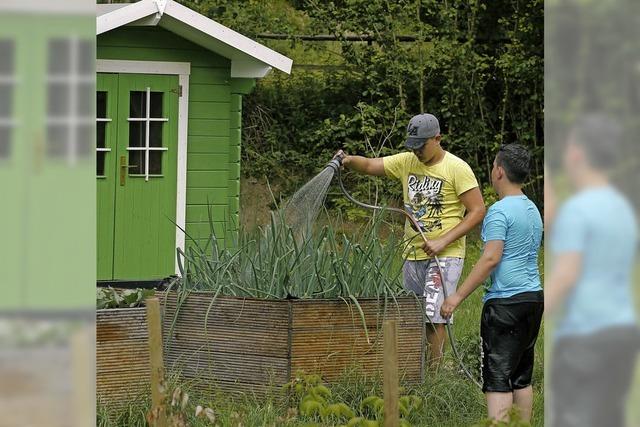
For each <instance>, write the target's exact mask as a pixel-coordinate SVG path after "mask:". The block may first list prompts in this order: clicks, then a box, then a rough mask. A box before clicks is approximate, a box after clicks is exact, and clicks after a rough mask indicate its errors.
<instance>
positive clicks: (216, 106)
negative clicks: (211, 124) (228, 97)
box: [189, 101, 231, 119]
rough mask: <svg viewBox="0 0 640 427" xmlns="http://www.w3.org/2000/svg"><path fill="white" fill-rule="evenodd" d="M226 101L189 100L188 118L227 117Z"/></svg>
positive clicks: (227, 104)
mask: <svg viewBox="0 0 640 427" xmlns="http://www.w3.org/2000/svg"><path fill="white" fill-rule="evenodd" d="M230 116H231V112H230V111H229V103H228V102H202V101H191V103H190V104H189V118H190V119H229V117H230Z"/></svg>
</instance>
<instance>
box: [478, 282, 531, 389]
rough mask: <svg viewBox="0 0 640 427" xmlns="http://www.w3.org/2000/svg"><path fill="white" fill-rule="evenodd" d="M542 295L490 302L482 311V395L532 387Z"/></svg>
mask: <svg viewBox="0 0 640 427" xmlns="http://www.w3.org/2000/svg"><path fill="white" fill-rule="evenodd" d="M543 311H544V296H543V293H542V291H537V292H523V293H520V294H517V295H514V296H512V297H510V298H495V299H490V300H488V301H487V302H486V303H485V304H484V307H483V308H482V319H481V322H480V336H481V337H482V352H483V356H482V380H483V385H482V391H483V392H510V391H513V390H518V389H521V388H525V387H527V386H529V385H531V376H532V374H533V350H534V347H535V344H536V340H537V338H538V332H539V331H540V323H541V322H542V312H543Z"/></svg>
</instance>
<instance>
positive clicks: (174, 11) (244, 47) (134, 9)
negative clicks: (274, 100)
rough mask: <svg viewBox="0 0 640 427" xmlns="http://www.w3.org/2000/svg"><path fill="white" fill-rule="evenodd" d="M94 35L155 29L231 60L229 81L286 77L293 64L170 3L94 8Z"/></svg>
mask: <svg viewBox="0 0 640 427" xmlns="http://www.w3.org/2000/svg"><path fill="white" fill-rule="evenodd" d="M97 13H98V17H97V23H96V34H102V33H106V32H107V31H111V30H113V29H115V28H119V27H122V26H124V25H157V26H160V27H163V28H165V29H167V30H168V31H171V32H172V33H175V34H177V35H179V36H180V37H183V38H185V39H187V40H189V41H191V42H193V43H196V44H198V45H200V46H202V47H204V48H206V49H208V50H211V51H213V52H215V53H217V54H219V55H221V56H223V57H225V58H229V59H230V60H231V77H251V78H260V77H264V76H266V75H267V73H268V72H269V71H270V70H271V68H272V67H273V68H276V69H278V70H280V71H283V72H285V73H287V74H289V73H290V72H291V64H292V63H293V60H291V59H290V58H287V57H286V56H284V55H281V54H279V53H278V52H276V51H274V50H272V49H269V48H268V47H266V46H264V45H261V44H260V43H257V42H255V41H253V40H251V39H250V38H248V37H245V36H243V35H242V34H240V33H237V32H235V31H233V30H232V29H230V28H227V27H225V26H224V25H221V24H219V23H217V22H216V21H213V20H211V19H209V18H207V17H206V16H204V15H201V14H199V13H197V12H195V11H193V10H191V9H189V8H188V7H186V6H183V5H181V4H179V3H176V2H175V1H173V0H140V1H138V2H136V3H128V4H99V5H97Z"/></svg>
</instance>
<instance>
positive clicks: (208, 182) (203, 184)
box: [187, 171, 228, 188]
mask: <svg viewBox="0 0 640 427" xmlns="http://www.w3.org/2000/svg"><path fill="white" fill-rule="evenodd" d="M227 175H228V172H227V171H188V172H187V186H188V187H189V188H211V187H222V186H224V185H225V184H227Z"/></svg>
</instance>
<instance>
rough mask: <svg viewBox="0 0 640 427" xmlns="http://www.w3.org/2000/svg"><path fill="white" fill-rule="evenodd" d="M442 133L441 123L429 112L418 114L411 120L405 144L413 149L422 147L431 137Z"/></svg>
mask: <svg viewBox="0 0 640 427" xmlns="http://www.w3.org/2000/svg"><path fill="white" fill-rule="evenodd" d="M438 134H440V123H438V119H436V116H434V115H433V114H429V113H424V114H418V115H417V116H413V117H412V118H411V120H409V125H408V126H407V141H406V142H405V145H406V146H407V148H409V149H411V150H417V149H419V148H421V147H422V146H423V145H424V143H425V142H426V141H427V139H429V138H433V137H434V136H436V135H438Z"/></svg>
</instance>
